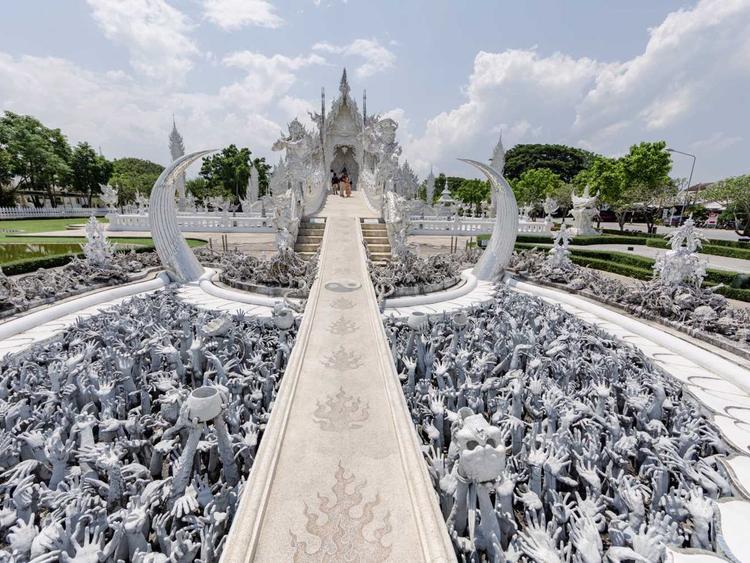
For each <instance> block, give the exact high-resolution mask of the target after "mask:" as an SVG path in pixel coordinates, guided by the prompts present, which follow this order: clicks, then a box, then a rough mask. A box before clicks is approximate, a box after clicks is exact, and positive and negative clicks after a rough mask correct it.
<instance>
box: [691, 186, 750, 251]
mask: <svg viewBox="0 0 750 563" xmlns="http://www.w3.org/2000/svg"><path fill="white" fill-rule="evenodd" d="M703 197H704V198H705V199H707V200H710V201H719V202H723V203H725V204H726V206H727V209H726V212H725V213H724V214H725V215H729V216H730V217H732V219H733V220H732V222H733V223H734V230H735V232H736V233H737V234H738V235H741V236H743V237H750V174H745V175H743V176H734V177H732V178H725V179H724V180H720V181H718V182H716V183H715V184H713V185H711V186H710V187H709V188H708V189H706V191H704V192H703Z"/></svg>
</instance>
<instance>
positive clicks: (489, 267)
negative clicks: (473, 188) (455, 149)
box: [459, 138, 518, 280]
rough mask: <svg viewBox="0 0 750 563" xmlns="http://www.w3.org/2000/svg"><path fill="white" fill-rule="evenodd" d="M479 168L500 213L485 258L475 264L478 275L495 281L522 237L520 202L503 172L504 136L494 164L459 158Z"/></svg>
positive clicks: (484, 254)
mask: <svg viewBox="0 0 750 563" xmlns="http://www.w3.org/2000/svg"><path fill="white" fill-rule="evenodd" d="M459 160H462V161H463V162H466V163H467V164H471V165H472V166H474V167H476V168H478V169H479V170H481V171H482V172H484V174H485V175H486V176H487V179H488V180H489V182H490V186H491V189H492V191H493V192H495V193H496V197H497V216H496V218H495V225H494V227H493V228H492V236H491V237H490V240H489V242H488V243H487V248H485V250H484V252H483V253H482V257H481V258H480V259H479V262H477V264H476V266H474V275H475V276H476V277H477V278H478V279H480V280H494V279H496V278H497V277H498V276H499V275H501V274H502V272H503V271H504V269H505V268H506V267H507V266H508V264H509V263H510V259H511V256H512V255H513V246H514V245H515V242H516V236H518V205H517V204H516V196H515V195H513V190H512V189H511V187H510V184H508V181H507V180H506V179H505V177H504V176H503V174H502V171H503V169H504V168H505V152H504V150H503V145H502V138H501V139H500V141H498V146H497V148H496V149H495V154H494V155H493V158H492V166H488V165H486V164H483V163H481V162H477V161H475V160H466V159H459Z"/></svg>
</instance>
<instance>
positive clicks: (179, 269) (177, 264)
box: [148, 149, 215, 282]
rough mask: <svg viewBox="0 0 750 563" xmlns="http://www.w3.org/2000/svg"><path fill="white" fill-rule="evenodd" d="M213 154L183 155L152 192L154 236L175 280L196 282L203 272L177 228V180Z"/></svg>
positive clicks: (162, 176)
mask: <svg viewBox="0 0 750 563" xmlns="http://www.w3.org/2000/svg"><path fill="white" fill-rule="evenodd" d="M214 151H215V149H211V150H205V151H197V152H193V153H190V154H186V155H184V156H181V157H180V158H178V159H177V160H175V161H174V162H173V163H172V164H170V165H169V166H167V167H166V168H165V169H164V171H163V172H162V173H161V175H160V176H159V177H158V178H157V180H156V182H155V183H154V187H153V188H152V189H151V198H150V199H149V211H148V216H149V221H150V223H151V235H152V236H153V238H154V246H155V247H156V252H157V254H158V255H159V259H160V260H161V263H162V266H164V269H165V270H167V272H168V273H169V275H170V277H171V278H172V279H173V280H175V281H179V282H191V281H196V280H198V278H200V277H201V275H202V274H203V272H204V270H203V266H201V265H200V262H198V259H197V258H196V257H195V254H193V251H192V250H190V247H189V246H188V244H187V242H186V241H185V237H184V236H182V233H181V232H180V229H179V228H178V226H177V206H176V205H175V201H174V200H175V189H176V185H175V179H176V178H177V177H178V176H179V175H180V174H182V173H183V172H184V171H185V170H186V169H187V167H188V166H190V165H191V164H192V163H193V162H195V161H196V160H198V159H199V158H201V157H202V156H205V155H207V154H209V153H212V152H214Z"/></svg>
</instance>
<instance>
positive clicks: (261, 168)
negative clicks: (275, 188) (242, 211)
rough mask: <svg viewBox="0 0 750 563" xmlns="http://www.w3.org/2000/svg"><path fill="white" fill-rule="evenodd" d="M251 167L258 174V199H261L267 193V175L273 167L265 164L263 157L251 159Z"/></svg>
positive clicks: (268, 178)
mask: <svg viewBox="0 0 750 563" xmlns="http://www.w3.org/2000/svg"><path fill="white" fill-rule="evenodd" d="M253 166H255V170H257V172H258V197H263V196H264V195H266V194H267V193H268V182H269V180H270V177H269V174H270V172H271V168H273V166H271V165H270V164H267V163H266V158H265V157H263V156H262V157H260V158H255V159H253Z"/></svg>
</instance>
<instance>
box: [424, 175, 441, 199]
mask: <svg viewBox="0 0 750 563" xmlns="http://www.w3.org/2000/svg"><path fill="white" fill-rule="evenodd" d="M445 184H446V178H445V174H443V173H442V172H441V173H440V174H438V176H437V178H435V193H433V194H432V203H435V202H436V201H437V200H438V199H440V196H441V195H443V190H444V189H445ZM425 197H426V196H425Z"/></svg>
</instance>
